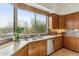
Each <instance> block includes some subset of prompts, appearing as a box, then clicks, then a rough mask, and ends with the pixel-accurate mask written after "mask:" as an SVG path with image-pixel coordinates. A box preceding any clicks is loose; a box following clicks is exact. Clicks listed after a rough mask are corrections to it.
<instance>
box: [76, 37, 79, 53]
mask: <svg viewBox="0 0 79 59" xmlns="http://www.w3.org/2000/svg"><path fill="white" fill-rule="evenodd" d="M75 40H76V48H75V51H77V52H79V38H75Z"/></svg>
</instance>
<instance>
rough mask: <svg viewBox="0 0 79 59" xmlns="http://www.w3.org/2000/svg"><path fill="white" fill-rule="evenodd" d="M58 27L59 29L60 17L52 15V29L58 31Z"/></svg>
mask: <svg viewBox="0 0 79 59" xmlns="http://www.w3.org/2000/svg"><path fill="white" fill-rule="evenodd" d="M58 27H59V16H58V15H55V14H52V28H53V29H58Z"/></svg>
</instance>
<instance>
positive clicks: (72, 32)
mask: <svg viewBox="0 0 79 59" xmlns="http://www.w3.org/2000/svg"><path fill="white" fill-rule="evenodd" d="M65 34H66V35H71V36H79V30H78V29H74V30H66V31H65Z"/></svg>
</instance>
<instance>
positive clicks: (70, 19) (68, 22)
mask: <svg viewBox="0 0 79 59" xmlns="http://www.w3.org/2000/svg"><path fill="white" fill-rule="evenodd" d="M73 20H74V19H73V14H69V15H66V29H74V23H73V22H74V21H73Z"/></svg>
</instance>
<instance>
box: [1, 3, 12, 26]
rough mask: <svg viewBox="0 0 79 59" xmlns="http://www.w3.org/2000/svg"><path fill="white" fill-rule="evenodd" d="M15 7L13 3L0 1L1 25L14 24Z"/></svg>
mask: <svg viewBox="0 0 79 59" xmlns="http://www.w3.org/2000/svg"><path fill="white" fill-rule="evenodd" d="M12 23H13V7H12V6H11V4H3V3H0V27H6V26H7V25H8V24H11V25H10V26H12V25H13V24H12Z"/></svg>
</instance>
